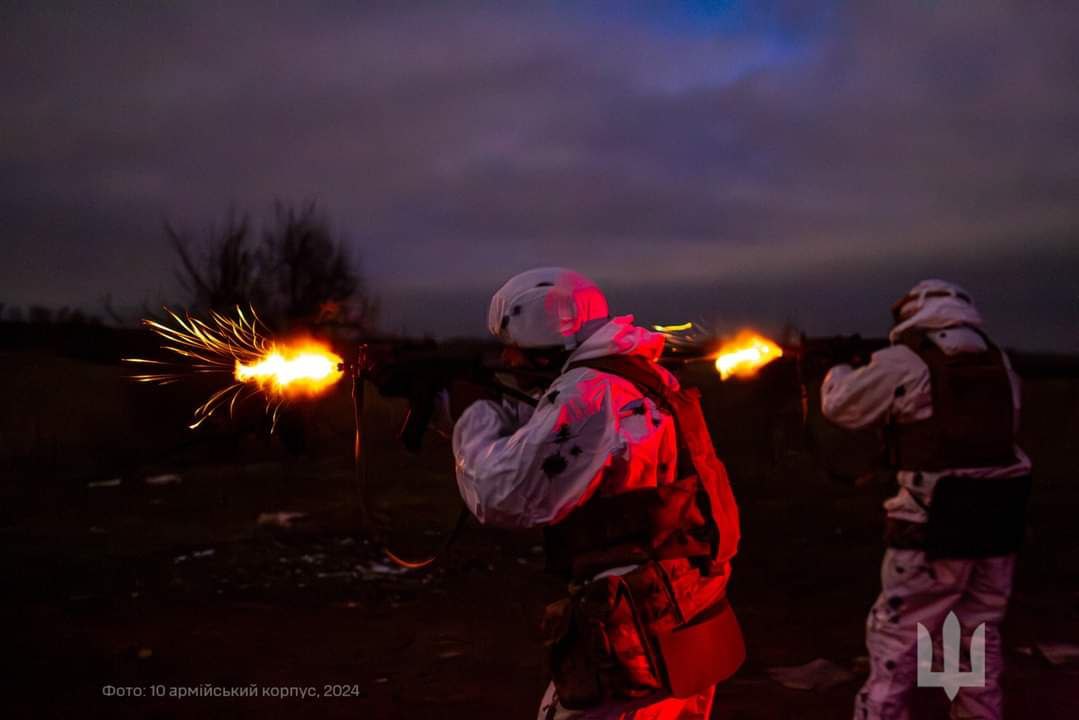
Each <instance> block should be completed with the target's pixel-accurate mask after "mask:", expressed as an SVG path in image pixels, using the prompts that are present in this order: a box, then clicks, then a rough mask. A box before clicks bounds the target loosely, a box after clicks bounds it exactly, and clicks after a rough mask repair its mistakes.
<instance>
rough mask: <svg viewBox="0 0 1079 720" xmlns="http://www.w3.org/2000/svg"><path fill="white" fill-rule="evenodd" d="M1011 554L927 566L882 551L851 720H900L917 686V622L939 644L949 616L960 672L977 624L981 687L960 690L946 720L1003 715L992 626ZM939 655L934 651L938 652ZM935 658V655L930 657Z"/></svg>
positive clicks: (910, 553) (1003, 600) (1000, 661)
mask: <svg viewBox="0 0 1079 720" xmlns="http://www.w3.org/2000/svg"><path fill="white" fill-rule="evenodd" d="M1014 569H1015V555H1014V554H1012V555H1004V556H1001V557H992V558H982V559H975V560H935V561H933V562H930V561H928V560H927V558H926V556H925V553H924V552H922V551H921V550H897V549H892V548H889V549H888V550H887V551H886V552H885V553H884V562H883V564H882V566H881V593H880V597H878V598H877V601H876V603H874V604H873V608H872V609H871V610H870V611H869V618H868V619H867V621H866V647H867V648H868V650H869V662H870V670H869V679H868V680H867V681H866V684H865V685H864V686H863V687H862V689H861V691H860V692H859V693H858V697H857V698H856V699H855V702H854V718H855V720H907V719H908V718H909V717H910V708H909V704H910V696H911V693H912V692H913V690H914V687H915V684H916V682H917V677H918V673H917V638H918V631H917V627H918V623H921V624H922V625H924V626H925V627H926V629H927V630H928V631H929V633H930V635H931V636H932V637H933V638H934V639H935V644H938V645H939V642H940V637H941V627H942V625H943V624H944V620H945V618H946V617H947V616H948V613H949V612H954V613H955V615H956V617H957V618H958V619H959V624H960V626H961V628H962V638H963V641H962V644H963V654H962V657H963V666H962V667H963V669H967V668H968V667H969V664H968V663H969V655H968V653H969V644H970V637H971V633H972V632H973V631H974V629H975V628H977V627H978V626H979V625H980V624H982V623H985V687H964V688H961V689H960V690H959V694H958V695H956V697H955V701H954V702H953V703H952V710H951V716H952V718H953V719H954V720H959V719H963V720H968V719H974V718H977V719H978V720H998V719H999V718H1000V717H1001V716H1002V714H1003V696H1002V693H1001V689H1000V675H1001V672H1002V671H1003V669H1004V657H1003V651H1002V650H1003V649H1002V646H1001V639H1000V622H1001V620H1003V618H1004V613H1005V611H1006V609H1007V607H1008V597H1009V595H1010V594H1011V590H1012V574H1013V571H1014ZM938 649H939V648H938ZM938 657H939V655H938Z"/></svg>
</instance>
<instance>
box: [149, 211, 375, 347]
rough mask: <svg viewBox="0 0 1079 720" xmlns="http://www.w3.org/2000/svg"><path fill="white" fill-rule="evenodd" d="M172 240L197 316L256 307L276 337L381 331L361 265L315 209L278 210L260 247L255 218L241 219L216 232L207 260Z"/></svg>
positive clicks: (171, 234)
mask: <svg viewBox="0 0 1079 720" xmlns="http://www.w3.org/2000/svg"><path fill="white" fill-rule="evenodd" d="M165 232H166V235H167V237H168V239H169V242H170V244H171V245H172V247H173V248H174V250H175V251H176V254H177V256H178V258H179V261H180V265H179V268H178V270H177V277H178V279H179V280H180V282H181V284H182V286H183V287H184V289H185V290H186V291H187V293H188V300H189V302H190V303H191V304H192V305H193V306H195V307H197V308H202V309H211V310H231V309H232V308H233V307H234V306H236V305H240V306H248V305H250V306H254V307H255V308H256V309H257V310H258V312H259V315H260V317H261V318H262V319H263V320H264V321H265V322H267V323H268V324H269V325H271V326H273V327H275V328H277V329H284V328H289V327H296V326H308V327H310V326H315V325H330V326H350V327H352V328H355V329H358V330H360V331H361V332H368V331H369V330H370V329H371V326H372V325H373V323H374V318H375V314H376V310H377V304H376V303H375V302H374V300H373V299H372V298H371V296H370V294H369V293H368V291H367V288H366V285H365V283H364V281H363V276H362V273H361V271H360V267H359V262H358V260H357V259H356V258H355V257H354V256H353V255H352V254H351V253H350V252H349V251H348V249H347V248H345V247H344V246H343V245H342V243H341V241H340V240H338V239H336V238H335V237H334V234H333V232H332V230H331V226H330V223H329V221H328V219H327V218H326V216H325V215H324V214H322V213H321V212H320V211H319V209H318V207H317V206H316V204H315V203H308V204H307V205H304V206H303V207H302V208H300V209H296V208H294V207H291V206H287V205H285V204H283V203H281V202H277V203H275V204H274V211H273V221H272V223H270V224H269V225H268V227H267V228H266V229H265V230H264V231H263V234H262V242H261V243H260V244H259V245H258V247H255V246H254V243H253V233H252V231H251V223H250V219H249V216H248V215H246V214H244V215H240V216H237V215H236V213H235V212H230V213H229V214H228V215H227V217H226V221H225V224H224V226H223V227H222V228H221V229H217V228H211V230H210V232H209V234H208V236H207V238H206V240H205V242H204V244H203V246H202V250H201V253H200V254H196V252H195V251H193V250H192V242H191V241H190V239H189V238H188V237H187V236H186V235H184V234H182V233H180V232H178V231H176V230H175V229H174V228H173V227H172V226H171V225H168V224H166V226H165Z"/></svg>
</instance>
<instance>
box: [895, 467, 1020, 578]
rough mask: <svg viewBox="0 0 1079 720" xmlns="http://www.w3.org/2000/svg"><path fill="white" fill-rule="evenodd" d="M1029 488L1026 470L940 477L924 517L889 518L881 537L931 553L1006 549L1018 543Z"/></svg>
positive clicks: (978, 554) (963, 554)
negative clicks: (921, 520)
mask: <svg viewBox="0 0 1079 720" xmlns="http://www.w3.org/2000/svg"><path fill="white" fill-rule="evenodd" d="M1030 488H1031V478H1030V476H1029V475H1024V476H1022V477H1015V478H971V477H942V478H941V479H940V480H938V481H937V485H936V487H935V488H934V489H933V498H932V502H931V503H930V505H929V510H928V515H929V520H928V522H925V523H913V522H907V521H905V520H895V519H892V518H889V519H888V520H887V521H886V523H885V530H884V542H885V544H886V545H887V546H888V547H891V548H897V549H901V550H924V551H925V554H926V555H927V556H928V557H929V558H931V559H949V558H954V559H961V558H982V557H997V556H1000V555H1008V554H1010V553H1013V552H1016V551H1018V550H1019V548H1020V547H1021V546H1022V544H1023V536H1024V535H1025V534H1026V507H1027V499H1028V498H1029V497H1030Z"/></svg>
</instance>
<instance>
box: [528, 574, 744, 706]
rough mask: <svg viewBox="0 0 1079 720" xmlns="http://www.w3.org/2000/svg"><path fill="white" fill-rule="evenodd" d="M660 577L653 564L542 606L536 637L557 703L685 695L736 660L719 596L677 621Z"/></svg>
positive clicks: (721, 676)
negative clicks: (540, 632)
mask: <svg viewBox="0 0 1079 720" xmlns="http://www.w3.org/2000/svg"><path fill="white" fill-rule="evenodd" d="M663 575H664V571H663V570H662V568H661V567H659V565H658V563H649V564H647V565H644V566H642V567H639V568H637V569H635V570H632V571H630V572H629V573H627V574H626V575H624V576H607V577H602V578H598V579H596V580H594V581H592V582H589V583H586V584H585V585H583V586H580V587H578V588H577V589H576V590H575V591H574V592H573V594H572V596H571V597H570V598H568V599H566V600H562V601H559V602H557V603H554V604H552V605H549V606H548V607H547V615H546V618H545V620H544V636H545V638H546V644H547V647H548V659H549V661H550V666H551V667H550V670H551V676H552V678H553V681H554V684H555V688H556V689H557V690H558V697H559V702H560V703H561V704H562V705H563V706H565V707H567V708H570V709H584V708H588V707H594V706H595V705H598V704H599V703H601V702H603V701H604V700H607V699H612V698H613V699H619V700H628V699H634V698H641V697H649V696H654V697H663V696H665V695H673V696H674V697H690V696H692V695H695V694H697V693H699V692H703V691H704V690H707V689H708V688H710V687H711V686H713V685H715V684H716V683H718V682H721V681H723V680H726V679H727V678H728V677H730V676H731V675H732V674H734V672H735V671H736V670H737V669H738V668H739V667H740V666H741V664H742V662H743V661H744V660H745V643H744V641H743V639H742V631H741V628H740V627H739V625H738V620H737V619H736V618H735V615H734V611H733V610H732V609H731V607H730V605H729V604H728V603H727V602H726V600H725V599H724V600H720V601H719V602H717V603H716V604H714V605H713V606H712V607H710V608H707V609H705V610H703V611H702V612H700V613H698V614H697V615H696V616H695V617H693V618H692V619H691V620H690V621H689V622H683V621H682V610H681V609H680V607H679V605H678V601H677V600H676V599H675V598H674V597H673V593H671V591H670V590H669V589H664V582H665V581H664V579H663ZM716 582H718V580H717V581H716Z"/></svg>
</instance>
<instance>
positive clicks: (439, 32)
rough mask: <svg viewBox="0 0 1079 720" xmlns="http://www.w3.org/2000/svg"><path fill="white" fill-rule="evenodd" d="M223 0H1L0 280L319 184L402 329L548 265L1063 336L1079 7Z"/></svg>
mask: <svg viewBox="0 0 1079 720" xmlns="http://www.w3.org/2000/svg"><path fill="white" fill-rule="evenodd" d="M222 5H227V6H228V7H226V8H215V7H212V6H211V4H209V3H195V2H192V3H173V4H170V6H169V7H165V4H163V3H78V4H73V5H70V6H66V7H65V6H62V5H61V4H57V3H31V2H25V3H5V4H3V5H0V7H2V8H3V9H2V10H0V60H2V63H3V64H2V66H3V68H4V70H3V76H2V79H0V88H2V90H3V94H2V97H3V103H2V105H0V213H2V216H3V218H4V227H3V234H2V236H0V237H2V242H3V247H4V259H5V261H4V262H3V263H0V288H2V292H0V301H4V302H7V303H12V304H29V303H42V304H49V305H64V304H66V305H80V306H83V307H87V308H89V309H91V310H93V309H94V308H95V304H96V303H97V301H98V298H100V297H101V296H103V295H104V294H105V293H106V292H111V293H112V295H113V297H114V299H115V301H116V302H117V303H118V304H121V305H132V306H134V305H137V304H139V303H142V302H151V303H153V302H157V301H159V300H165V299H175V298H176V297H177V295H178V293H177V289H176V288H175V286H174V282H173V279H172V275H171V268H172V265H173V259H172V256H171V254H170V251H169V249H168V247H167V246H166V244H165V243H164V241H163V236H162V232H161V224H162V220H163V219H169V220H171V221H172V222H174V223H176V224H178V225H181V226H184V227H188V228H191V229H193V230H197V229H199V228H202V227H205V226H207V225H209V224H210V223H211V222H213V221H215V220H220V218H222V217H223V216H224V214H225V212H226V211H227V210H228V209H229V207H231V206H235V207H237V208H241V209H248V210H250V211H252V212H253V213H254V214H255V215H256V216H259V215H264V214H266V211H267V210H268V209H269V207H270V205H271V203H272V202H273V200H274V199H275V198H281V199H284V200H290V201H294V202H302V201H305V200H311V199H314V200H317V201H319V203H320V204H321V205H322V207H323V208H324V209H325V210H326V211H327V213H328V214H329V215H330V216H331V217H332V219H333V220H334V223H335V225H336V226H337V228H338V229H339V231H340V233H341V235H342V237H344V238H345V239H346V240H347V242H348V243H349V245H350V246H351V247H353V248H354V249H355V252H356V253H357V254H358V255H359V256H360V257H362V260H363V263H364V266H365V269H366V273H367V275H368V278H369V281H370V283H371V285H372V286H373V287H374V288H376V290H377V291H378V293H379V295H380V296H381V297H382V300H383V307H384V318H385V321H386V323H387V325H388V326H390V328H391V329H401V328H403V329H406V330H409V331H412V332H426V331H430V332H435V333H440V334H448V333H465V332H474V333H479V332H481V331H482V328H483V317H484V312H483V305H484V302H485V300H486V296H487V295H488V294H489V293H490V291H491V290H493V289H494V288H495V287H497V286H498V285H499V284H500V283H501V282H502V280H504V279H505V278H506V277H507V276H508V275H510V274H512V273H514V272H516V271H518V270H521V269H524V268H526V267H529V266H532V265H536V264H563V265H570V266H573V267H576V268H578V269H580V270H583V271H584V272H586V273H589V274H591V275H593V276H595V277H596V279H597V280H599V281H600V282H601V283H602V284H604V285H605V286H607V287H608V288H609V289H610V291H611V294H612V296H613V299H614V300H615V301H616V304H617V306H618V307H617V308H616V309H624V310H626V311H633V312H636V313H638V314H639V315H643V316H646V317H649V318H654V319H656V320H668V321H675V320H681V319H682V318H683V317H691V318H700V319H704V320H706V321H707V322H715V323H719V324H720V325H722V326H724V327H731V326H733V325H736V324H741V323H757V324H762V325H765V326H770V327H774V326H776V325H777V324H778V323H781V322H783V321H784V320H788V319H790V320H794V321H796V322H798V323H799V324H800V325H802V326H804V327H806V328H807V329H809V330H810V331H812V332H853V331H861V332H863V333H874V332H875V333H877V334H880V333H883V331H884V330H885V328H886V322H887V307H888V304H889V303H890V301H891V300H892V299H893V298H894V297H896V296H898V295H900V294H902V292H903V291H904V290H905V289H906V288H907V287H908V286H909V285H911V284H913V282H915V281H916V280H918V279H919V278H920V277H921V276H923V275H941V276H945V277H950V278H953V279H957V280H958V281H960V282H962V283H964V284H966V285H968V286H969V289H970V290H971V291H972V293H973V294H974V295H975V297H976V298H977V299H979V300H980V301H981V304H982V305H983V306H984V310H985V314H986V315H987V316H988V318H989V320H990V328H991V329H996V330H997V331H998V334H999V335H1000V336H1001V337H1002V339H1003V340H1004V341H1006V342H1009V343H1011V344H1015V345H1019V346H1023V347H1035V348H1053V349H1062V350H1079V82H1076V78H1079V43H1077V42H1076V37H1077V36H1079V7H1077V6H1076V5H1074V4H1068V3H1025V2H1015V3H1005V2H1000V3H994V2H979V3H967V2H959V1H957V0H953V1H950V0H937V1H936V2H933V1H930V0H905V1H904V2H892V3H881V4H875V3H850V4H843V3H836V4H833V3H823V4H819V5H816V6H814V7H813V9H807V7H806V6H807V4H806V3H790V4H789V5H787V4H769V3H763V4H762V3H746V4H744V5H743V4H742V3H731V2H717V3H697V4H694V3H689V4H678V5H676V4H667V3H654V4H650V5H630V4H628V3H611V4H578V3H543V4H540V3H535V4H520V5H513V4H506V3H498V4H471V3H452V4H450V3H433V4H429V5H426V4H412V3H410V4H407V6H406V5H405V4H400V3H392V4H390V3H387V4H377V3H348V2H330V3H311V2H308V3H299V2H297V3H282V4H275V5H274V6H272V7H271V5H270V4H269V3H251V4H246V3H222ZM406 7H407V9H403V8H406Z"/></svg>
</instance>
